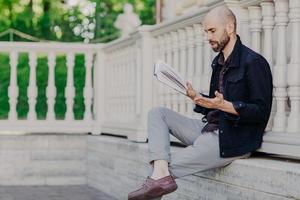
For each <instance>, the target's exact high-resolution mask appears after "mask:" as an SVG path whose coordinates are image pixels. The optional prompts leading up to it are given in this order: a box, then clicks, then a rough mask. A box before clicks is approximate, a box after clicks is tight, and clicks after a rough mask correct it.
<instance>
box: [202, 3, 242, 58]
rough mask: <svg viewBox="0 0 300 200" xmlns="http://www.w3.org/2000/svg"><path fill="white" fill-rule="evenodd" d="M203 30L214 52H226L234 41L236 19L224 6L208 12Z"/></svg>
mask: <svg viewBox="0 0 300 200" xmlns="http://www.w3.org/2000/svg"><path fill="white" fill-rule="evenodd" d="M203 29H204V31H205V32H206V33H207V39H208V41H209V43H210V44H211V46H212V49H213V50H214V51H215V52H220V51H223V50H225V51H226V49H229V48H231V47H232V45H233V44H234V42H235V40H236V18H235V16H234V14H233V12H232V11H231V10H230V9H229V8H227V7H226V6H220V7H216V8H214V9H212V10H211V11H209V12H208V13H207V15H206V16H205V18H204V21H203ZM228 44H229V45H228Z"/></svg>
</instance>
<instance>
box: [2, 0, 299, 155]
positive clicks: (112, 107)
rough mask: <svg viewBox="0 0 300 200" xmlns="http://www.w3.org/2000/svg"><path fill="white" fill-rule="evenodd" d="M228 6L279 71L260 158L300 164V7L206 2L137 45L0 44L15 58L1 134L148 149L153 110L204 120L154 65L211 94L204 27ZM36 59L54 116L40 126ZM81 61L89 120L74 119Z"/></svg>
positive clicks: (245, 37)
mask: <svg viewBox="0 0 300 200" xmlns="http://www.w3.org/2000/svg"><path fill="white" fill-rule="evenodd" d="M222 4H226V5H227V6H228V7H230V8H231V9H232V10H233V12H234V13H235V14H236V16H237V20H238V21H237V24H238V30H237V31H238V34H239V35H240V37H241V39H242V41H243V43H244V44H246V45H247V46H249V47H251V48H252V49H254V50H255V51H257V52H259V53H261V54H263V55H264V56H265V57H266V59H267V60H268V62H269V63H270V66H271V68H272V73H273V79H274V81H273V82H274V101H273V109H272V115H271V118H270V121H269V124H268V127H267V129H266V131H267V132H266V134H265V136H264V143H263V146H262V148H261V149H260V151H263V152H268V153H274V154H280V155H285V156H292V157H297V158H300V105H299V104H300V60H299V59H300V56H299V53H300V46H299V45H300V40H299V39H300V1H299V0H276V1H263V0H247V1H246V0H242V1H239V0H225V1H220V0H210V1H204V3H203V4H202V6H201V7H199V9H196V10H195V11H194V12H193V13H189V15H185V16H180V17H178V18H176V19H174V20H173V21H166V22H164V23H162V24H158V25H154V26H142V27H140V28H139V29H138V30H137V31H136V32H134V33H132V34H131V35H130V37H127V38H122V39H117V40H115V41H113V42H110V43H107V44H103V45H96V46H94V45H78V44H74V45H71V44H40V43H39V44H30V45H29V44H24V43H0V47H1V48H0V49H1V51H2V52H3V51H4V52H8V53H9V55H10V65H11V73H10V77H11V79H10V85H9V103H10V112H9V118H8V119H7V120H1V121H0V123H1V124H0V129H1V131H27V132H70V133H72V132H93V133H100V132H102V133H110V134H115V135H123V136H127V137H128V138H129V139H130V140H134V141H141V142H142V141H146V139H147V134H146V129H147V112H148V111H149V109H151V107H154V106H165V107H168V108H171V109H173V110H175V111H178V112H180V113H182V114H184V115H186V116H191V117H197V118H201V115H199V114H196V113H193V111H192V107H193V104H192V102H191V101H190V100H188V99H187V98H185V97H184V96H182V95H179V94H177V93H175V92H174V91H172V90H170V89H168V88H166V87H165V86H163V85H161V84H160V83H158V82H157V80H155V79H154V78H153V64H154V62H155V60H157V59H162V60H164V61H166V62H167V63H169V64H170V65H171V66H173V67H174V68H175V69H177V70H179V71H180V72H181V73H182V74H184V75H185V77H186V79H187V80H189V81H191V82H192V84H193V86H194V87H195V88H196V89H197V90H198V91H200V92H204V93H207V92H208V88H209V79H210V74H211V68H210V64H211V61H212V59H213V57H214V56H215V53H213V52H212V50H211V48H210V45H209V43H208V41H207V39H206V37H205V34H204V32H203V29H202V25H201V22H202V20H203V17H204V16H205V14H206V13H207V12H208V11H209V10H210V9H211V8H213V7H215V6H217V5H222ZM24 51H25V52H29V55H30V56H29V57H30V62H29V63H30V69H31V70H30V83H29V89H28V97H29V101H28V102H29V107H30V110H29V113H28V116H27V120H17V117H16V102H17V94H18V88H17V84H16V65H17V52H24ZM37 52H46V53H47V55H48V67H49V79H48V87H47V105H48V113H47V118H46V119H45V120H37V119H36V117H35V110H34V105H35V103H36V93H37V88H36V84H35V82H36V80H35V78H34V77H35V76H34V75H35V66H36V53H37ZM58 52H62V53H64V54H66V55H67V67H68V78H67V86H66V89H65V91H66V93H65V96H66V105H67V112H66V116H65V119H64V120H55V117H54V111H53V106H54V101H55V98H54V97H55V86H54V78H55V77H54V73H53V66H54V65H55V54H56V53H58ZM75 53H83V54H85V58H86V59H85V68H86V71H87V72H88V73H86V79H85V83H86V85H85V88H84V98H85V115H84V118H83V119H82V120H74V118H73V116H72V106H73V98H74V86H73V85H74V84H73V76H72V73H73V71H72V69H73V65H74V54H75ZM93 55H94V56H93ZM94 58H95V59H94ZM93 63H94V66H95V67H94V68H93V67H92V66H93ZM92 68H93V69H94V70H93V74H94V78H93V79H91V74H92V71H91V70H92ZM92 80H93V84H92ZM93 97H94V98H93ZM92 102H94V104H93V105H92V108H93V112H91V104H92Z"/></svg>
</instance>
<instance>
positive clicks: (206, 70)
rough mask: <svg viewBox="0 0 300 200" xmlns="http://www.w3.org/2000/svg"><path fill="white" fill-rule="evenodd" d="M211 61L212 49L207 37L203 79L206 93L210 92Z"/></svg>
mask: <svg viewBox="0 0 300 200" xmlns="http://www.w3.org/2000/svg"><path fill="white" fill-rule="evenodd" d="M211 61H212V50H211V46H210V44H209V42H208V39H207V38H206V39H205V40H204V71H203V76H202V80H201V85H202V92H203V93H204V94H208V92H209V84H210V77H211V72H212V69H211Z"/></svg>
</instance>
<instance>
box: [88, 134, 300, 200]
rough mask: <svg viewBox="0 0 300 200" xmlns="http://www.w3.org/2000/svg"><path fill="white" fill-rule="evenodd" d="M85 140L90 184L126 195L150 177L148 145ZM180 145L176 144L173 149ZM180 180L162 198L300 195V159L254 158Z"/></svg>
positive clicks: (244, 199)
mask: <svg viewBox="0 0 300 200" xmlns="http://www.w3.org/2000/svg"><path fill="white" fill-rule="evenodd" d="M87 144H88V145H87V146H88V149H89V150H88V166H87V167H88V170H87V171H88V184H89V185H91V186H93V187H96V188H98V189H100V190H102V191H104V192H108V193H110V192H113V194H114V195H115V196H116V197H117V198H118V199H126V197H127V194H128V192H130V191H132V190H134V189H137V188H138V187H139V186H140V185H141V184H142V182H143V179H144V178H145V177H146V176H147V175H148V167H147V166H148V165H147V161H148V148H147V144H145V143H134V142H130V141H128V140H126V139H122V138H115V137H110V136H97V137H95V136H89V137H88V139H87ZM180 149H181V148H180V147H173V148H172V151H177V150H180ZM177 182H178V185H179V189H178V190H177V191H176V192H175V193H173V194H170V195H167V196H165V197H164V198H163V199H168V200H175V199H176V200H177V199H181V200H196V199H207V200H223V199H224V200H225V199H226V200H227V199H228V200H261V199H264V200H279V199H282V200H288V199H300V191H299V190H298V188H299V185H300V163H299V162H296V161H287V160H279V159H274V158H273V159H271V158H269V157H254V158H253V157H251V158H249V159H241V160H236V161H234V162H233V163H232V164H230V165H229V166H227V167H224V168H220V169H215V170H209V171H206V172H202V173H197V174H195V175H191V176H187V177H184V178H181V179H178V180H177ZM108 185H109V186H108Z"/></svg>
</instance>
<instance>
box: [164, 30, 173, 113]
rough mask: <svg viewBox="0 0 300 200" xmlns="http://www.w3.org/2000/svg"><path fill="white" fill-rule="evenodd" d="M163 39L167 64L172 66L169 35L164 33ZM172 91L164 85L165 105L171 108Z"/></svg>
mask: <svg viewBox="0 0 300 200" xmlns="http://www.w3.org/2000/svg"><path fill="white" fill-rule="evenodd" d="M165 41H166V55H167V64H168V65H170V66H171V67H172V44H171V35H170V34H165ZM172 93H173V90H172V89H170V88H169V87H166V93H165V97H166V99H165V100H166V103H167V105H166V107H167V108H170V109H172Z"/></svg>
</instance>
